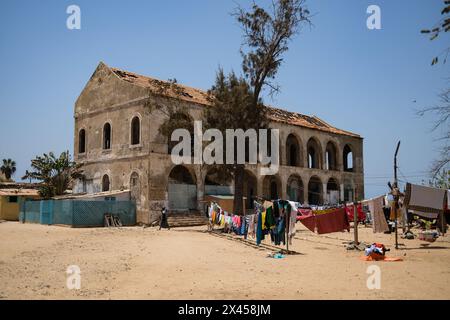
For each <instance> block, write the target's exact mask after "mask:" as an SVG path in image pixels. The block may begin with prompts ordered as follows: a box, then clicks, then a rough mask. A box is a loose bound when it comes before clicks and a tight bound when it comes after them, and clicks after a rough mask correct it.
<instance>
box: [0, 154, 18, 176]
mask: <svg viewBox="0 0 450 320" xmlns="http://www.w3.org/2000/svg"><path fill="white" fill-rule="evenodd" d="M0 171H1V172H2V173H3V174H4V175H5V178H6V179H7V180H11V176H12V175H13V174H14V172H16V162H15V161H13V160H11V159H3V165H2V166H1V167H0Z"/></svg>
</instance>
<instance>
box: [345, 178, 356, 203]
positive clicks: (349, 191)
mask: <svg viewBox="0 0 450 320" xmlns="http://www.w3.org/2000/svg"><path fill="white" fill-rule="evenodd" d="M354 200H355V191H354V186H353V183H352V181H350V180H345V181H344V201H346V202H353V201H354Z"/></svg>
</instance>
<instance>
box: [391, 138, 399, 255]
mask: <svg viewBox="0 0 450 320" xmlns="http://www.w3.org/2000/svg"><path fill="white" fill-rule="evenodd" d="M399 148H400V141H399V142H398V143H397V148H396V149H395V155H394V187H393V188H392V193H393V196H394V210H395V249H398V232H397V229H398V207H399V205H398V198H399V194H398V193H399V190H398V179H397V168H398V167H397V154H398V149H399Z"/></svg>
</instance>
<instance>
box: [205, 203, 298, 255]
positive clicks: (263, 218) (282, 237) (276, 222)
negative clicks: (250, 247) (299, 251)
mask: <svg viewBox="0 0 450 320" xmlns="http://www.w3.org/2000/svg"><path fill="white" fill-rule="evenodd" d="M208 216H209V219H210V223H211V225H212V226H214V225H219V226H220V227H222V228H224V230H226V231H231V232H235V233H236V234H237V235H241V236H244V237H245V238H246V239H247V237H250V238H253V239H255V240H256V244H257V245H259V244H260V243H261V241H262V240H263V239H264V238H265V236H267V235H270V238H271V241H272V242H273V243H274V244H275V245H281V244H282V243H283V244H286V246H287V249H288V244H289V243H292V238H293V237H294V235H295V223H296V219H297V206H296V205H295V203H294V202H292V201H286V200H275V201H267V200H265V201H264V202H263V203H260V202H258V201H254V213H253V214H250V215H244V216H239V215H234V214H232V213H229V212H226V211H225V210H223V209H222V208H221V207H220V206H219V205H218V204H217V203H216V202H211V204H210V207H209V209H208Z"/></svg>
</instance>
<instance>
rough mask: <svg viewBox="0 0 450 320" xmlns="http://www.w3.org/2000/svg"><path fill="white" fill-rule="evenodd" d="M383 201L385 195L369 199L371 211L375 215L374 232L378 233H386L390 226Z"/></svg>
mask: <svg viewBox="0 0 450 320" xmlns="http://www.w3.org/2000/svg"><path fill="white" fill-rule="evenodd" d="M383 203H384V197H383V196H380V197H378V198H374V199H371V200H370V201H369V208H370V212H371V213H372V216H373V224H372V227H373V232H376V233H384V232H386V231H389V226H388V224H387V221H386V217H385V216H384V211H383Z"/></svg>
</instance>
